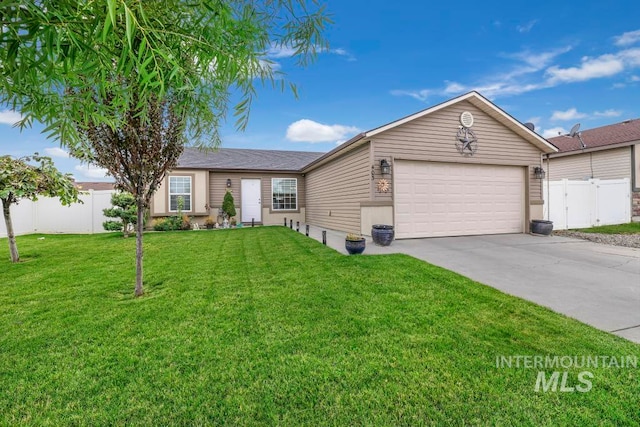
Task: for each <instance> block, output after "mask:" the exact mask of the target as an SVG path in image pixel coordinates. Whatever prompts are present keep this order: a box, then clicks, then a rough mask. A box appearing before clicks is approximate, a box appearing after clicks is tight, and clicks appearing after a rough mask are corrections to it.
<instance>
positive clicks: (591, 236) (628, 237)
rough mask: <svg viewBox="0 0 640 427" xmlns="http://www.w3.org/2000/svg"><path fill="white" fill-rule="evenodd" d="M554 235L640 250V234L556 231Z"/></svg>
mask: <svg viewBox="0 0 640 427" xmlns="http://www.w3.org/2000/svg"><path fill="white" fill-rule="evenodd" d="M553 234H554V235H556V236H564V237H575V238H577V239H583V240H589V241H591V242H596V243H603V244H605V245H614V246H627V247H629V248H640V234H600V233H582V232H580V231H568V230H558V231H554V232H553Z"/></svg>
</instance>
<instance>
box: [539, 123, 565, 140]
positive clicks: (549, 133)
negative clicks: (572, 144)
mask: <svg viewBox="0 0 640 427" xmlns="http://www.w3.org/2000/svg"><path fill="white" fill-rule="evenodd" d="M566 133H568V132H567V130H566V129H565V128H563V127H560V126H558V127H555V128H549V129H545V130H544V132H542V137H543V138H552V137H554V136H558V135H564V134H566Z"/></svg>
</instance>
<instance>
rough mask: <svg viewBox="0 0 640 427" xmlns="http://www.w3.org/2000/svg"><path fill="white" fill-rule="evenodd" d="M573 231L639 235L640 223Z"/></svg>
mask: <svg viewBox="0 0 640 427" xmlns="http://www.w3.org/2000/svg"><path fill="white" fill-rule="evenodd" d="M574 231H581V232H583V233H602V234H638V233H640V222H630V223H628V224H618V225H602V226H600V227H591V228H580V229H577V230H574Z"/></svg>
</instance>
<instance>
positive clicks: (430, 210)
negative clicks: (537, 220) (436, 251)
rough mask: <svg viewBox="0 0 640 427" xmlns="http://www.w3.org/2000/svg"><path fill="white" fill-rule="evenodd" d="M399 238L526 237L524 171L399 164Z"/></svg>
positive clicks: (510, 167) (397, 172)
mask: <svg viewBox="0 0 640 427" xmlns="http://www.w3.org/2000/svg"><path fill="white" fill-rule="evenodd" d="M394 166H395V170H394V179H395V194H394V199H395V222H396V237H397V238H400V239H402V238H412V237H436V236H466V235H474V234H499V233H521V232H522V231H523V223H524V170H523V168H521V167H514V166H492V165H469V164H459V163H436V162H419V161H396V162H395V165H394Z"/></svg>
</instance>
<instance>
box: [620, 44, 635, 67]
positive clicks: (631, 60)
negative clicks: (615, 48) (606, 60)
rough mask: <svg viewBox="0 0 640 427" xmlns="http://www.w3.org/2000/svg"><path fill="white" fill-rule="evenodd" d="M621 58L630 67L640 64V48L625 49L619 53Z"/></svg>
mask: <svg viewBox="0 0 640 427" xmlns="http://www.w3.org/2000/svg"><path fill="white" fill-rule="evenodd" d="M618 56H619V57H620V59H622V60H623V61H624V62H625V65H626V66H628V67H638V66H640V48H633V49H627V50H623V51H621V52H619V53H618Z"/></svg>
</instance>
